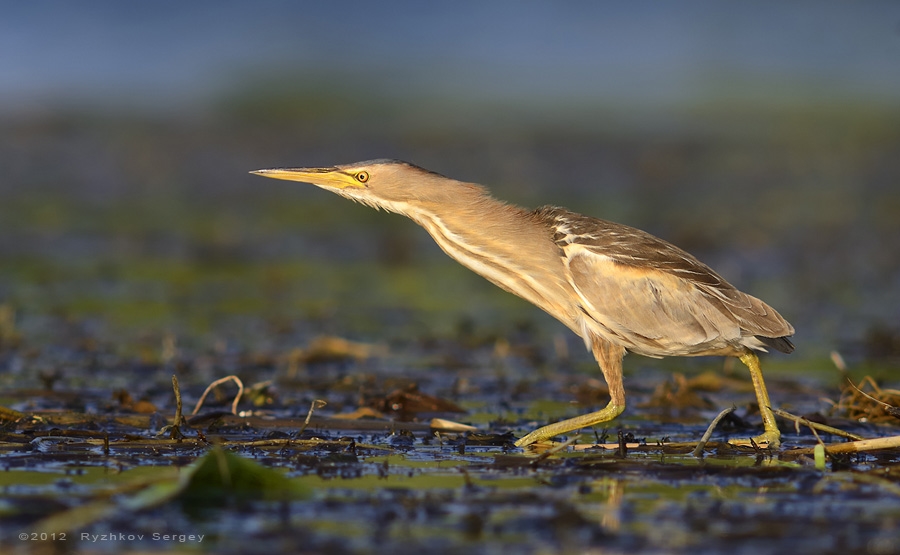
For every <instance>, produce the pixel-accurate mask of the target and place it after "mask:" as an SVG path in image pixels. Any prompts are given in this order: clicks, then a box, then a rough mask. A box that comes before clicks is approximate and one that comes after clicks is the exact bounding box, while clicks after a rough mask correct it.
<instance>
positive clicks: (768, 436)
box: [728, 430, 781, 449]
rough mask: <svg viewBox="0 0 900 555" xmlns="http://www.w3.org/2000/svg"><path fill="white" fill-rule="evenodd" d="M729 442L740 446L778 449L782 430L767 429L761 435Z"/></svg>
mask: <svg viewBox="0 0 900 555" xmlns="http://www.w3.org/2000/svg"><path fill="white" fill-rule="evenodd" d="M728 443H730V444H731V445H736V446H739V447H753V446H756V447H762V448H764V449H778V448H779V447H780V446H781V432H779V431H778V430H766V431H765V432H763V433H761V434H760V435H758V436H756V437H752V438H747V439H732V440H729V441H728Z"/></svg>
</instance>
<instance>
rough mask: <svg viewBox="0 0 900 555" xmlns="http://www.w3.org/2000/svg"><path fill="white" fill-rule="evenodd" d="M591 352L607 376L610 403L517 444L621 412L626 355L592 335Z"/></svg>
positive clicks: (623, 408)
mask: <svg viewBox="0 0 900 555" xmlns="http://www.w3.org/2000/svg"><path fill="white" fill-rule="evenodd" d="M592 351H593V353H594V357H595V358H596V359H597V362H598V363H599V364H600V369H601V370H602V371H603V377H604V378H606V385H607V386H608V387H609V397H610V400H609V404H607V405H606V407H604V408H603V409H601V410H598V411H597V412H592V413H590V414H584V415H581V416H576V417H575V418H569V419H568V420H562V421H560V422H555V423H553V424H549V425H547V426H544V427H542V428H538V429H537V430H535V431H533V432H531V433H530V434H528V435H526V436H525V437H523V438H522V439H520V440H519V441H517V442H516V447H525V446H527V445H531V444H532V443H537V442H538V441H543V440H545V439H550V438H551V437H553V436H557V435H560V434H565V433H567V432H572V431H575V430H580V429H581V428H587V427H590V426H594V425H596V424H599V423H601V422H608V421H610V420H612V419H613V418H615V417H617V416H619V415H620V414H622V411H624V410H625V387H624V386H623V385H622V357H624V356H625V349H624V348H623V347H619V346H618V345H613V344H612V343H609V342H607V341H605V340H603V339H600V338H597V337H595V338H594V340H593V341H592Z"/></svg>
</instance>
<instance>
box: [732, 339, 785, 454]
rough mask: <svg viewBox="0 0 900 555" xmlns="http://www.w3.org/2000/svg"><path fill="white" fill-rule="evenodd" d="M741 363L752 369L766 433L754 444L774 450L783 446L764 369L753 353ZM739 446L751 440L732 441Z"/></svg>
mask: <svg viewBox="0 0 900 555" xmlns="http://www.w3.org/2000/svg"><path fill="white" fill-rule="evenodd" d="M740 358H741V362H743V363H744V364H745V365H746V366H747V368H749V369H750V377H751V378H752V379H753V389H755V390H756V402H757V403H758V404H759V414H760V415H762V421H763V428H764V429H765V431H764V432H763V433H762V434H761V435H758V436H756V437H755V438H753V442H754V443H756V444H757V445H760V446H763V447H769V448H772V449H776V448H778V446H780V445H781V432H780V431H779V430H778V425H777V424H776V423H775V414H774V413H773V412H772V404H771V403H770V402H769V392H768V391H766V384H765V382H763V375H762V369H761V368H760V367H759V358H758V357H757V356H756V354H754V353H752V352H746V353H744V354H743V355H741V357H740ZM730 443H734V444H737V445H746V444H747V443H749V440H737V441H731V442H730Z"/></svg>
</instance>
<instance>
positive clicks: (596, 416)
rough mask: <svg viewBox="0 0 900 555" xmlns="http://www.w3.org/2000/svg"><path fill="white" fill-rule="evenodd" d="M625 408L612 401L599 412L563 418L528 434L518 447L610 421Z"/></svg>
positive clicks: (518, 443) (518, 442) (519, 442)
mask: <svg viewBox="0 0 900 555" xmlns="http://www.w3.org/2000/svg"><path fill="white" fill-rule="evenodd" d="M624 410H625V405H617V404H615V403H613V402H612V401H610V402H609V404H608V405H606V408H604V409H603V410H598V411H597V412H592V413H590V414H583V415H581V416H576V417H575V418H569V419H568V420H562V421H560V422H556V423H554V424H549V425H547V426H544V427H542V428H538V429H537V430H535V431H533V432H531V433H530V434H528V435H527V436H525V437H523V438H522V439H520V440H519V441H517V442H516V447H525V446H527V445H531V444H532V443H537V442H538V441H544V440H545V439H550V438H551V437H553V436H558V435H560V434H564V433H566V432H571V431H574V430H580V429H581V428H587V427H589V426H594V425H596V424H599V423H601V422H608V421H610V420H612V419H613V418H615V417H617V416H619V415H620V414H622V411H624Z"/></svg>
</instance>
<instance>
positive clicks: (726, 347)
mask: <svg viewBox="0 0 900 555" xmlns="http://www.w3.org/2000/svg"><path fill="white" fill-rule="evenodd" d="M250 173H253V174H256V175H260V176H263V177H269V178H274V179H283V180H290V181H298V182H303V183H309V184H312V185H315V186H317V187H320V188H322V189H325V190H328V191H331V192H333V193H336V194H338V195H340V196H342V197H345V198H348V199H350V200H353V201H355V202H358V203H361V204H364V205H366V206H370V207H372V208H376V209H380V210H385V211H387V212H395V213H397V214H401V215H403V216H406V217H408V218H409V219H411V220H413V221H414V222H415V223H417V224H419V225H420V226H422V227H423V228H425V230H426V231H427V232H428V233H429V234H430V235H431V237H432V238H433V239H434V241H435V242H436V243H437V244H438V246H439V247H440V248H441V249H442V250H443V251H444V252H445V253H446V254H448V255H449V256H450V257H451V258H453V259H454V260H456V261H457V262H459V263H461V264H462V265H463V266H465V267H467V268H469V269H470V270H472V271H473V272H475V273H476V274H479V275H481V276H482V277H484V278H486V279H487V280H488V281H490V282H492V283H494V284H495V285H497V286H499V287H500V288H501V289H504V290H506V291H508V292H510V293H512V294H514V295H517V296H519V297H521V298H523V299H525V300H526V301H528V302H530V303H532V304H534V305H535V306H537V307H538V308H540V309H542V310H544V311H545V312H547V313H548V314H550V315H551V316H553V317H554V318H556V319H557V320H559V321H560V322H562V323H563V324H564V325H565V326H566V327H568V328H569V329H571V330H572V331H573V332H574V333H575V334H576V335H578V336H580V337H581V338H582V339H583V340H584V343H585V346H586V347H587V349H588V350H589V351H591V353H592V354H593V356H594V358H595V359H596V360H597V363H598V364H599V366H600V370H601V372H602V374H603V377H604V379H605V380H606V383H607V385H608V387H609V396H610V400H609V403H608V404H607V405H606V406H605V407H604V408H603V409H601V410H598V411H595V412H591V413H589V414H585V415H581V416H576V417H574V418H569V419H566V420H562V421H559V422H555V423H551V424H547V425H545V426H542V427H540V428H538V429H536V430H534V431H532V432H530V433H528V434H527V435H525V436H524V437H522V438H520V439H518V440H517V441H516V442H515V445H516V446H518V447H526V446H529V445H532V444H535V443H538V442H546V441H547V440H551V439H552V438H555V437H556V436H560V435H565V434H568V433H570V432H574V431H577V430H581V429H583V428H588V427H592V426H595V425H597V424H600V423H603V422H608V421H611V420H613V419H614V418H616V417H617V416H619V415H620V414H621V413H622V412H623V411H624V410H625V389H624V385H623V377H622V360H623V357H624V356H625V354H626V353H635V354H638V355H643V356H647V357H653V358H661V357H666V356H706V355H715V356H731V357H736V358H738V359H740V360H741V362H743V363H744V365H746V366H747V368H748V370H749V371H750V377H751V379H752V382H753V386H754V390H755V393H756V398H757V401H758V404H759V411H760V414H761V417H762V424H763V430H764V431H763V433H762V434H760V435H758V436H756V437H754V438H751V439H740V440H733V441H732V443H735V444H740V445H750V446H756V447H760V448H762V447H764V448H769V449H776V448H778V447H779V446H780V444H781V433H780V431H779V429H778V426H777V423H776V421H775V416H774V414H773V412H772V409H771V405H770V401H769V394H768V391H767V390H766V386H765V382H764V381H763V375H762V370H761V368H760V364H759V358H758V357H757V355H756V353H757V352H765V351H767V349H769V348H771V349H775V350H776V351H781V352H783V353H790V352H792V351H793V350H794V345H793V343H791V341H790V339H789V338H790V337H791V336H793V335H794V328H793V326H791V324H789V323H788V322H787V321H786V320H785V319H784V318H783V317H782V316H781V315H780V314H779V313H778V312H777V311H776V310H775V309H773V308H772V307H770V306H769V305H767V304H766V303H764V302H763V301H761V300H759V299H757V298H756V297H753V296H751V295H748V294H747V293H743V292H741V291H739V290H738V289H737V288H736V287H734V286H733V285H731V284H730V283H728V282H727V281H726V280H725V279H724V278H723V277H722V276H720V275H719V274H717V273H716V272H715V271H713V270H712V269H711V268H710V267H709V266H707V265H706V264H704V263H702V262H700V261H699V260H698V259H697V258H695V257H694V256H692V255H691V254H689V253H687V252H685V251H684V250H682V249H680V248H678V247H676V246H675V245H673V244H671V243H669V242H667V241H665V240H663V239H660V238H658V237H656V236H654V235H651V234H650V233H647V232H645V231H642V230H640V229H637V228H634V227H630V226H627V225H623V224H619V223H614V222H611V221H606V220H602V219H598V218H593V217H590V216H585V215H582V214H578V213H576V212H572V211H569V210H567V209H565V208H561V207H558V206H549V205H548V206H542V207H539V208H536V209H534V210H528V209H525V208H522V207H519V206H516V205H513V204H510V203H506V202H503V201H501V200H498V199H496V198H494V197H493V196H491V194H490V192H489V191H488V190H487V189H486V188H485V187H484V186H482V185H478V184H475V183H467V182H463V181H457V180H455V179H451V178H448V177H445V176H443V175H441V174H439V173H435V172H432V171H429V170H426V169H424V168H421V167H419V166H416V165H414V164H411V163H408V162H403V161H400V160H393V159H377V160H369V161H365V162H357V163H351V164H343V165H336V166H328V167H300V168H272V169H261V170H255V171H252V172H250Z"/></svg>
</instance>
